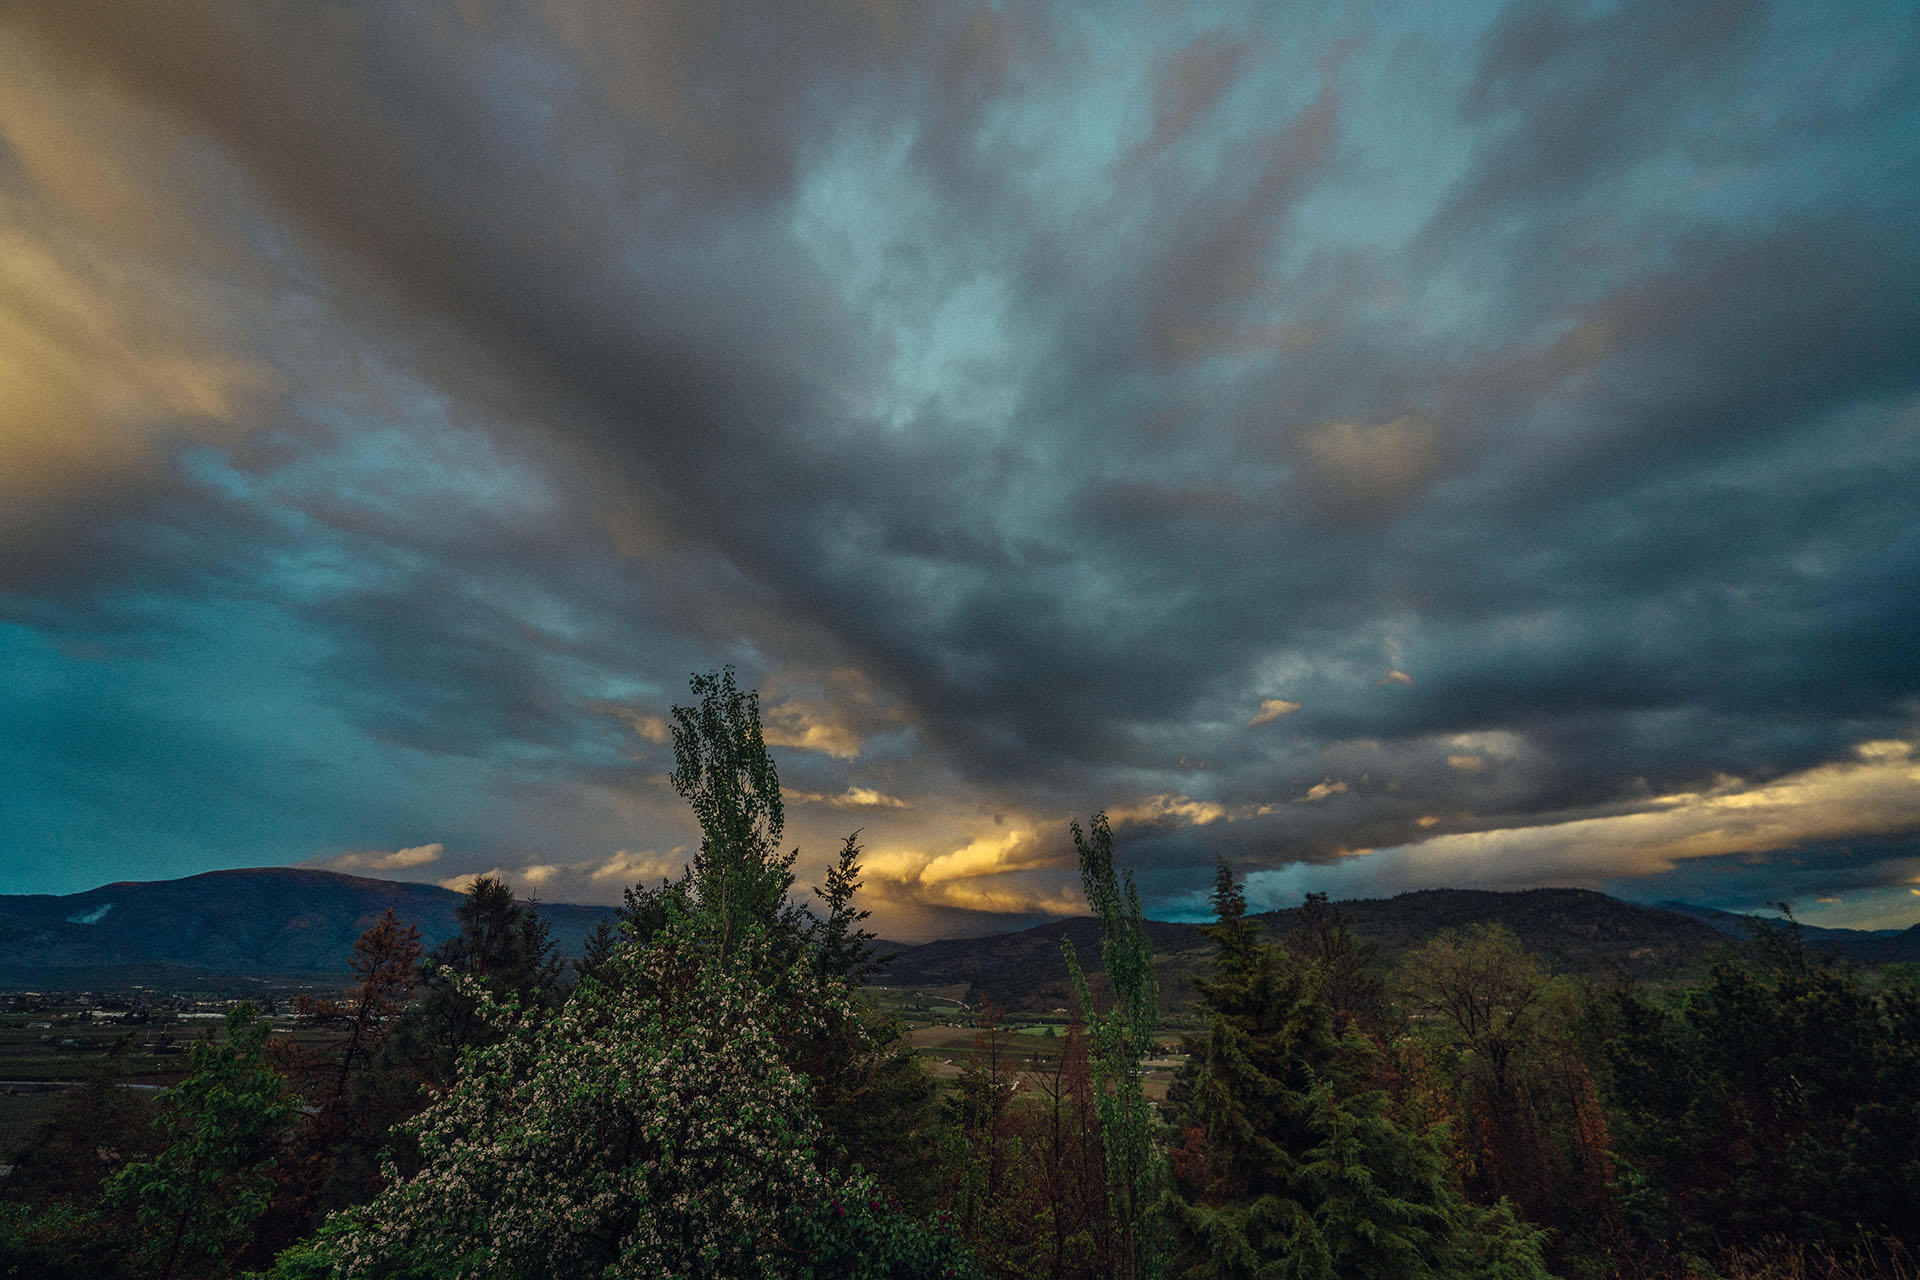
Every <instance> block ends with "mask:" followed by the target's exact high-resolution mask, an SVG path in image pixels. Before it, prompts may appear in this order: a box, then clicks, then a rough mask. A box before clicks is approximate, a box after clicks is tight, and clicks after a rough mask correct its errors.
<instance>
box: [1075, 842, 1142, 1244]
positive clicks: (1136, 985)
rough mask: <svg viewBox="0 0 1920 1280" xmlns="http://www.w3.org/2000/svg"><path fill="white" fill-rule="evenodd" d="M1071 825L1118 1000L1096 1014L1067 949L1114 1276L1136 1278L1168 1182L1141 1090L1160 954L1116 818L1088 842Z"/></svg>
mask: <svg viewBox="0 0 1920 1280" xmlns="http://www.w3.org/2000/svg"><path fill="white" fill-rule="evenodd" d="M1068 825H1069V828H1070V829H1071V830H1072V832H1073V848H1074V852H1075V853H1076V854H1077V855H1078V857H1079V860H1080V883H1081V885H1082V886H1083V887H1084V889H1085V890H1086V895H1087V905H1088V906H1090V907H1092V908H1093V913H1094V916H1095V918H1096V919H1098V920H1099V922H1100V958H1101V960H1102V962H1103V963H1104V965H1105V968H1106V972H1107V978H1108V980H1109V981H1110V982H1112V984H1113V991H1114V1002H1113V1007H1112V1008H1111V1009H1109V1010H1108V1011H1107V1012H1106V1013H1104V1014H1103V1013H1099V1012H1098V1011H1096V1010H1095V1009H1094V1006H1093V995H1092V993H1091V992H1090V991H1089V990H1088V988H1087V979H1086V975H1085V974H1084V973H1083V972H1082V971H1081V968H1080V960H1079V957H1078V956H1076V955H1075V954H1074V950H1073V944H1072V943H1071V942H1069V941H1064V940H1063V942H1062V947H1063V949H1064V951H1065V954H1066V960H1067V969H1068V972H1069V973H1070V974H1071V975H1072V978H1073V984H1074V990H1075V993H1076V994H1077V995H1078V996H1079V1000H1080V1008H1081V1011H1082V1014H1081V1016H1082V1017H1083V1018H1085V1020H1086V1024H1087V1029H1088V1032H1089V1033H1090V1035H1091V1036H1092V1039H1093V1087H1094V1100H1095V1107H1096V1109H1097V1112H1098V1114H1099V1118H1100V1143H1101V1149H1102V1150H1103V1151H1104V1153H1105V1156H1106V1165H1107V1194H1108V1200H1109V1204H1110V1207H1111V1214H1112V1225H1113V1240H1112V1246H1111V1254H1110V1262H1111V1265H1112V1268H1113V1271H1112V1274H1114V1275H1116V1276H1120V1277H1128V1278H1130V1277H1135V1276H1141V1275H1147V1274H1150V1273H1152V1271H1153V1270H1154V1269H1155V1257H1154V1252H1155V1251H1154V1248H1153V1242H1152V1239H1151V1224H1150V1222H1149V1214H1150V1212H1151V1210H1152V1209H1153V1207H1154V1205H1155V1204H1156V1203H1157V1201H1158V1200H1159V1197H1160V1194H1161V1190H1162V1187H1163V1186H1164V1183H1165V1167H1164V1161H1163V1160H1162V1159H1161V1157H1160V1153H1159V1151H1158V1149H1157V1148H1156V1147H1155V1146H1154V1142H1153V1109H1152V1107H1151V1105H1150V1104H1149V1103H1148V1102H1147V1099H1146V1096H1145V1094H1143V1093H1142V1092H1141V1088H1140V1063H1141V1060H1142V1059H1144V1058H1145V1057H1146V1056H1147V1054H1148V1053H1149V1052H1150V1051H1151V1050H1152V1048H1153V1032H1154V1028H1155V1026H1156V1025H1157V1023H1158V1021H1159V1006H1158V996H1157V991H1156V987H1155V982H1154V973H1153V948H1152V946H1151V945H1150V944H1149V943H1148V942H1147V936H1146V923H1145V917H1144V915H1143V913H1142V912H1141V909H1140V891H1139V889H1138V888H1137V887H1136V886H1135V885H1134V882H1133V873H1132V872H1131V871H1129V872H1127V873H1126V876H1125V878H1124V881H1122V880H1121V879H1120V878H1119V877H1117V876H1116V874H1115V872H1114V863H1113V831H1112V829H1111V828H1110V827H1109V826H1108V824H1107V815H1106V814H1105V813H1096V814H1094V815H1093V819H1092V821H1091V822H1090V823H1089V824H1088V828H1089V829H1088V831H1087V832H1085V833H1083V832H1082V831H1081V830H1080V824H1079V823H1077V822H1075V823H1070V824H1068ZM1123 885H1124V888H1123Z"/></svg>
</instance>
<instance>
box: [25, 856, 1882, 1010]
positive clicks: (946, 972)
mask: <svg viewBox="0 0 1920 1280" xmlns="http://www.w3.org/2000/svg"><path fill="white" fill-rule="evenodd" d="M459 902H460V895H459V894H457V893H455V892H452V891H451V890H447V889H442V888H439V887H437V886H435V885H426V884H410V883H404V882H399V881H393V880H373V879H367V878H365V877H361V876H349V875H341V874H338V873H336V872H330V871H319V870H312V869H307V868H296V867H266V868H258V869H253V870H241V871H211V872H207V873H205V874H203V875H197V876H188V877H186V878H185V879H180V880H159V881H148V882H123V883H119V884H110V885H103V886H102V887H100V888H98V889H90V890H88V891H87V892H85V893H76V894H67V895H61V896H55V895H46V894H40V895H13V896H6V895H0V988H21V987H64V988H74V989H78V988H103V987H125V986H132V985H135V984H140V985H147V986H155V987H175V988H181V987H189V986H193V985H195V984H198V983H203V982H206V981H209V980H211V979H214V978H226V979H232V978H247V979H273V978H287V979H295V978H298V979H316V980H329V979H336V978H343V977H344V976H345V975H346V973H347V971H348V962H349V960H350V958H351V957H352V954H353V944H354V940H355V939H357V938H358V937H359V936H360V933H361V932H362V931H363V930H364V929H366V928H367V927H368V926H369V925H371V924H372V923H374V922H375V921H376V920H378V919H379V918H380V915H381V913H382V912H384V911H386V910H388V909H389V908H390V909H392V911H393V913H394V914H395V915H397V916H399V917H400V918H401V919H402V920H404V921H407V922H408V923H410V924H413V925H415V926H417V927H418V928H419V930H420V933H421V937H422V940H423V941H424V942H425V943H426V945H427V946H428V947H431V946H433V945H434V944H435V943H437V942H439V941H440V940H442V939H443V938H446V937H448V936H450V935H451V934H453V933H454V932H455V930H456V927H457V926H456V923H455V918H454V910H455V908H456V907H457V906H458V905H459ZM539 909H540V911H541V913H542V914H543V915H544V916H545V917H546V918H547V920H548V921H549V922H550V924H551V925H552V927H553V934H554V938H555V940H556V941H557V942H558V943H559V947H560V950H561V952H562V953H563V954H567V955H578V954H579V953H580V952H581V950H582V948H583V945H584V942H585V939H586V936H587V934H588V933H590V932H591V931H592V930H593V928H594V926H595V925H596V924H598V923H599V922H600V921H601V920H604V919H607V918H609V917H610V916H611V915H612V911H611V909H610V908H607V907H590V906H571V905H567V904H560V903H542V904H540V908H539ZM1340 909H1341V911H1342V912H1343V913H1344V914H1345V915H1346V917H1347V919H1348V920H1349V921H1350V923H1351V925H1352V927H1353V929H1354V932H1355V933H1356V934H1358V935H1359V936H1360V937H1361V938H1363V939H1366V940H1368V941H1371V942H1374V943H1376V944H1377V945H1378V946H1379V948H1380V958H1381V960H1382V961H1384V962H1386V963H1389V964H1391V963H1393V962H1395V961H1397V960H1398V959H1399V958H1400V957H1401V956H1402V955H1404V954H1405V953H1406V952H1407V951H1408V950H1409V949H1411V948H1413V947H1415V946H1418V945H1419V944H1420V943H1422V942H1424V941H1425V940H1426V939H1428V938H1430V937H1432V936H1433V935H1434V934H1436V933H1439V932H1440V931H1442V930H1444V929H1457V928H1461V927H1463V926H1466V925H1471V924H1477V923H1495V924H1502V925H1505V926H1506V927H1507V928H1509V929H1511V930H1513V932H1514V933H1515V934H1516V935H1517V936H1518V937H1519V939H1520V941H1521V942H1522V943H1523V944H1524V945H1525V946H1526V947H1527V948H1528V949H1529V950H1531V951H1533V952H1534V953H1535V954H1537V955H1539V956H1540V957H1542V958H1543V959H1544V960H1545V961H1546V962H1547V963H1548V964H1549V965H1550V966H1551V967H1553V968H1554V969H1556V970H1559V971H1562V972H1568V973H1576V974H1583V975H1588V976H1592V977H1595V978H1600V979H1604V978H1608V977H1611V976H1612V975H1615V974H1626V975H1630V976H1632V977H1635V978H1638V979H1642V980H1649V981H1660V980H1663V979H1667V978H1673V977H1679V976H1684V975H1686V974H1688V973H1691V972H1695V971H1697V970H1698V968H1699V967H1700V966H1701V964H1703V963H1704V961H1705V959H1706V957H1707V956H1708V955H1709V954H1710V953H1711V952H1712V951H1713V950H1714V949H1715V948H1716V947H1720V946H1724V945H1726V944H1727V943H1728V942H1729V940H1730V938H1729V935H1730V934H1733V935H1738V934H1739V933H1741V932H1742V931H1743V929H1744V925H1743V924H1742V921H1744V920H1745V917H1737V916H1727V915H1726V914H1725V913H1720V912H1709V911H1706V910H1704V909H1701V908H1693V907H1685V906H1677V909H1666V908H1663V907H1646V906H1636V905H1634V904H1632V903H1627V902H1622V901H1620V900H1619V899H1617V898H1610V897H1607V896H1606V895H1604V894H1599V893H1592V892H1588V891H1585V890H1579V889H1534V890H1527V891H1523V892H1515V893H1496V892H1491V891H1486V890H1466V889H1431V890H1424V891H1421V892H1418V893H1405V894H1401V895H1399V896H1398V897H1394V898H1384V899H1369V900H1359V901H1351V902H1343V903H1341V904H1340ZM1256 918H1257V919H1259V920H1261V921H1263V922H1264V923H1265V924H1266V926H1267V928H1268V930H1269V932H1270V933H1271V934H1273V935H1276V936H1280V937H1284V936H1286V935H1287V934H1288V933H1290V932H1291V931H1293V930H1294V929H1296V928H1298V927H1300V912H1299V911H1298V909H1294V910H1289V911H1276V912H1270V913H1267V914H1266V915H1262V916H1258V917H1256ZM1147 932H1148V937H1149V939H1150V941H1151V942H1152V944H1153V947H1154V950H1155V952H1156V954H1157V962H1156V963H1157V966H1158V970H1159V977H1160V991H1161V1003H1162V1007H1163V1008H1165V1009H1167V1010H1169V1011H1177V1010H1179V1009H1181V1008H1184V1007H1185V1006H1187V1005H1188V1004H1189V1003H1190V1002H1191V1000H1192V997H1193V977H1194V975H1195V974H1196V973H1197V972H1200V971H1201V970H1202V969H1203V968H1204V966H1205V964H1206V960H1207V955H1208V951H1209V945H1208V943H1207V941H1206V939H1205V937H1204V936H1202V934H1201V933H1200V930H1199V927H1198V926H1196V925H1192V924H1178V923H1168V922H1163V921H1150V922H1149V923H1148V926H1147ZM1063 940H1071V941H1072V943H1073V945H1074V948H1075V950H1076V951H1077V953H1078V954H1079V956H1080V958H1081V962H1082V963H1083V964H1084V965H1085V966H1086V968H1087V970H1088V971H1089V972H1090V973H1092V974H1095V975H1096V978H1095V981H1096V984H1097V983H1098V982H1099V981H1100V980H1101V979H1100V978H1099V977H1098V973H1099V969H1100V940H1099V934H1098V930H1097V928H1096V927H1095V925H1094V922H1093V921H1092V920H1091V919H1087V918H1084V917H1081V918H1074V919H1066V920H1055V921H1051V922H1049V923H1047V924H1042V925H1037V926H1035V927H1033V928H1030V929H1024V930H1021V931H1019V932H1017V933H1005V934H996V935H991V936H987V937H979V938H963V939H951V940H946V941H940V942H929V943H925V944H922V945H918V946H889V947H888V948H887V949H888V950H891V951H894V952H896V956H895V959H894V960H893V962H892V963H891V965H890V966H889V967H888V968H887V970H886V971H885V972H884V974H883V975H882V976H881V979H880V981H881V982H882V983H884V984H885V985H888V986H899V987H950V986H954V985H958V984H965V985H966V986H967V987H968V989H969V991H970V992H971V993H972V996H971V998H976V999H977V998H978V997H979V996H980V995H982V994H985V995H991V996H992V997H993V999H994V1000H995V1001H996V1002H998V1003H999V1004H1001V1005H1003V1006H1005V1007H1007V1008H1010V1009H1018V1010H1024V1011H1030V1012H1049V1011H1051V1010H1054V1009H1063V1008H1068V1007H1071V1005H1072V991H1071V987H1070V984H1069V982H1068V978H1067V968H1066V963H1065V961H1064V959H1063V958H1062V956H1061V942H1062V941H1063ZM1807 942H1808V945H1810V946H1813V947H1817V948H1820V949H1824V950H1830V951H1835V952H1838V953H1840V954H1844V955H1848V956H1850V957H1852V958H1854V959H1856V960H1858V961H1860V962H1861V963H1867V964H1878V963H1885V962H1887V961H1891V960H1916V959H1920V928H1916V929H1909V930H1905V931H1903V932H1884V933H1864V932H1856V931H1851V930H1844V929H1820V930H1811V929H1810V930H1808V931H1807Z"/></svg>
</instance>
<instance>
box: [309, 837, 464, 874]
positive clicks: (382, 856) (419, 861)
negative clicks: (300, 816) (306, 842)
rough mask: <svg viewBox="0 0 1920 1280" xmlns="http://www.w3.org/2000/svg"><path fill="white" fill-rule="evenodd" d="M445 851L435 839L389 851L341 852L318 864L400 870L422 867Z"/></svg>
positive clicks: (354, 869) (359, 868) (351, 869)
mask: <svg viewBox="0 0 1920 1280" xmlns="http://www.w3.org/2000/svg"><path fill="white" fill-rule="evenodd" d="M445 852H446V846H445V845H443V844H440V843H439V842H438V841H436V842H435V843H433V844H417V845H414V846H412V847H411V848H407V849H395V850H394V851H393V852H391V853H381V852H378V851H377V850H369V851H366V852H363V853H343V854H341V855H340V856H339V857H337V858H329V859H327V860H326V861H325V862H323V863H321V864H320V865H322V866H324V867H329V868H331V869H332V870H335V871H362V870H364V871H402V870H406V869H408V868H410V867H424V866H427V865H428V864H430V863H434V862H438V861H440V855H441V854H443V853H445Z"/></svg>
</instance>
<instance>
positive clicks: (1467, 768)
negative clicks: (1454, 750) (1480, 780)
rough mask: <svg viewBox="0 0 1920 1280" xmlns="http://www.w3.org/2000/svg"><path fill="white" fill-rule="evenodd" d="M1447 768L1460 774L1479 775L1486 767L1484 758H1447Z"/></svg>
mask: <svg viewBox="0 0 1920 1280" xmlns="http://www.w3.org/2000/svg"><path fill="white" fill-rule="evenodd" d="M1447 767H1448V768H1449V769H1456V770H1458V771H1459V772H1461V773H1479V772H1480V771H1481V770H1482V769H1484V768H1486V767H1487V758H1486V757H1485V756H1448V757H1447Z"/></svg>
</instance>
